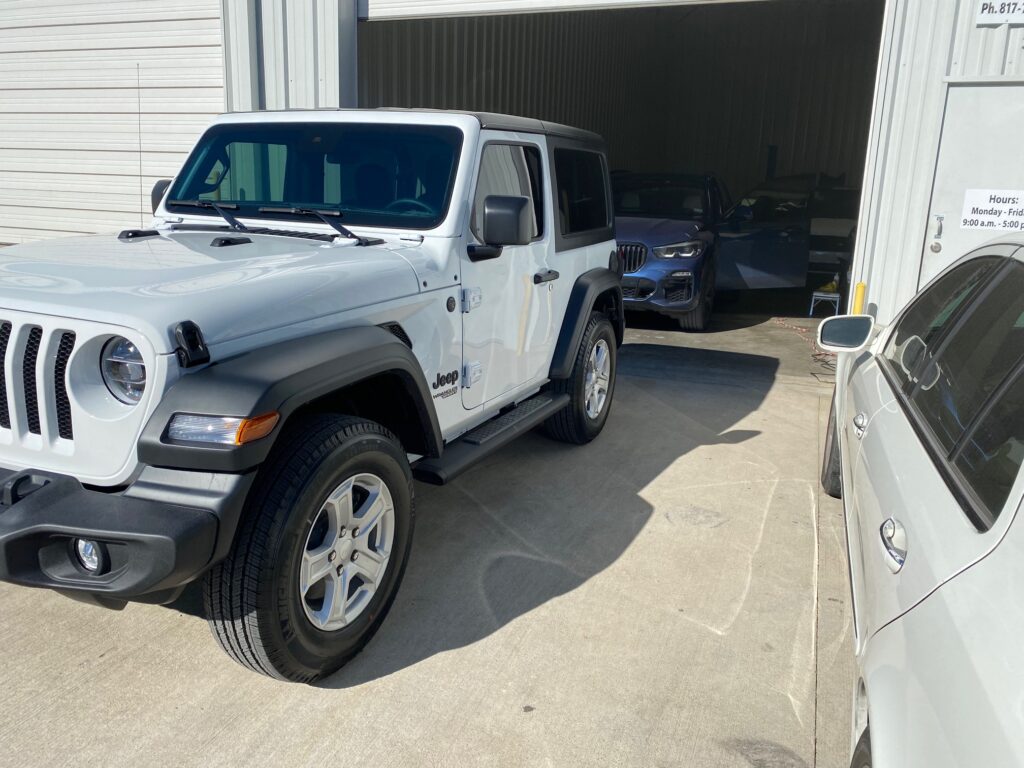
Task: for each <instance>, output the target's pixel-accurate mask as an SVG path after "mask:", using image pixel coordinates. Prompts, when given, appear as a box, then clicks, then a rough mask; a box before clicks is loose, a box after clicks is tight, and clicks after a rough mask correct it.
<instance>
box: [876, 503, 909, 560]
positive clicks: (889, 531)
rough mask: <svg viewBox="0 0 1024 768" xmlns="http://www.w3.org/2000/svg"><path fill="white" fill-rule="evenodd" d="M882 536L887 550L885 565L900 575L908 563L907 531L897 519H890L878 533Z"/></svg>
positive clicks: (883, 544)
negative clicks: (904, 565)
mask: <svg viewBox="0 0 1024 768" xmlns="http://www.w3.org/2000/svg"><path fill="white" fill-rule="evenodd" d="M878 532H879V533H880V534H881V536H882V546H883V547H884V548H885V554H886V555H887V557H886V558H885V564H886V565H887V566H889V570H890V571H892V572H893V573H899V572H900V569H901V568H903V564H904V563H905V562H907V530H906V529H905V528H904V527H903V523H901V522H900V521H899V520H897V519H896V518H895V517H890V518H888V519H887V520H886V521H885V522H884V523H882V527H881V528H880V529H879V531H878Z"/></svg>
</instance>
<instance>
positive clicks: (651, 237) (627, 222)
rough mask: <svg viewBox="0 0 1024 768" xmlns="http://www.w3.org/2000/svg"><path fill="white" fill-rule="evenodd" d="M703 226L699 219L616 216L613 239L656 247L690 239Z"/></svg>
mask: <svg viewBox="0 0 1024 768" xmlns="http://www.w3.org/2000/svg"><path fill="white" fill-rule="evenodd" d="M703 226H704V225H703V224H702V223H701V222H699V221H683V220H679V219H648V218H641V217H638V216H617V217H616V218H615V239H616V240H617V241H618V242H620V243H643V244H644V245H646V246H648V247H649V248H657V247H658V246H660V245H675V244H676V243H685V242H686V241H687V240H692V239H693V238H694V237H696V235H697V233H698V232H700V231H701V229H702V228H703Z"/></svg>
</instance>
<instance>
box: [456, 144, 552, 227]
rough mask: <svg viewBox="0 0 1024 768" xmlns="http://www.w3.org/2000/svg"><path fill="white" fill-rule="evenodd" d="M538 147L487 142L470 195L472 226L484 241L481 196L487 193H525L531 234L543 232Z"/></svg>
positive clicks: (523, 194)
mask: <svg viewBox="0 0 1024 768" xmlns="http://www.w3.org/2000/svg"><path fill="white" fill-rule="evenodd" d="M540 167H541V166H540V150H539V149H538V148H537V147H534V146H528V145H520V144H495V143H491V144H487V145H486V146H485V147H484V151H483V154H482V155H481V157H480V176H479V178H478V179H477V182H476V195H475V196H474V198H473V216H472V227H471V229H472V230H473V234H474V235H476V238H477V240H479V241H480V242H481V243H482V242H483V217H484V200H486V199H487V197H488V196H490V195H508V196H515V197H528V198H530V201H531V203H532V206H531V207H532V209H533V237H534V238H537V237H540V236H541V235H542V234H543V232H544V207H543V206H544V200H543V192H542V190H543V187H542V186H541V185H542V179H541V170H540Z"/></svg>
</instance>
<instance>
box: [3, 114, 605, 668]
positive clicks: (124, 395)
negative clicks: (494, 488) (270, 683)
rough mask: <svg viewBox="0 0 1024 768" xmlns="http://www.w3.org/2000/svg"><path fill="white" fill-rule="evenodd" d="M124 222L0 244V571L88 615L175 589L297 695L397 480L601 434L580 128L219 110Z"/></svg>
mask: <svg viewBox="0 0 1024 768" xmlns="http://www.w3.org/2000/svg"><path fill="white" fill-rule="evenodd" d="M153 211H154V216H155V218H154V220H153V222H152V224H151V225H150V227H149V228H148V229H145V230H126V231H124V232H122V233H121V234H120V235H119V236H114V235H96V236H91V237H82V238H69V239H66V240H58V241H51V242H43V243H34V244H28V245H21V246H16V247H12V248H6V249H3V250H0V362H2V365H0V491H2V493H0V579H4V580H7V581H11V582H14V583H17V584H22V585H25V586H34V587H44V588H48V589H53V590H57V591H59V592H62V593H65V594H68V595H70V596H74V597H77V598H80V599H85V600H88V601H90V602H94V603H99V604H101V605H106V606H109V607H123V606H124V605H125V603H126V601H130V600H137V601H146V602H157V603H160V602H168V601H170V600H173V599H175V597H176V596H178V595H180V594H181V591H182V589H183V588H184V586H185V585H186V584H188V583H190V582H192V581H196V580H202V582H203V586H204V598H205V600H204V602H205V611H206V614H207V617H208V618H209V620H210V625H211V628H212V629H213V633H214V636H215V638H216V639H217V641H218V642H219V643H220V644H221V646H222V647H223V649H224V650H225V651H226V652H227V653H228V654H229V655H230V656H231V657H233V658H234V659H235V660H236V661H238V662H239V663H240V664H242V665H244V666H246V667H248V668H250V669H252V670H254V671H257V672H261V673H263V674H266V675H269V676H272V677H277V678H281V679H287V680H295V681H311V680H314V679H316V678H318V677H321V676H323V675H325V674H328V673H330V672H332V671H334V670H335V669H337V668H338V667H340V666H341V665H342V664H344V663H345V662H346V661H348V660H349V659H350V658H352V657H353V656H354V655H355V654H356V653H358V652H359V650H360V649H362V647H363V646H364V645H365V644H366V643H367V641H368V640H369V639H370V637H371V636H372V635H373V633H374V632H375V631H376V630H377V628H378V627H379V626H380V624H381V622H382V621H383V620H384V617H385V615H386V614H387V612H388V608H389V606H390V605H391V603H392V601H393V600H394V598H395V593H396V591H397V589H398V585H399V583H400V582H401V579H402V575H403V572H404V570H405V564H406V560H407V557H408V554H409V549H410V543H411V537H412V532H413V523H414V520H415V517H414V504H413V494H414V486H413V482H412V479H413V477H416V478H418V479H420V480H423V481H426V482H431V483H438V484H440V483H445V482H447V481H449V480H451V479H452V478H454V477H455V476H457V475H458V474H459V473H460V472H463V471H465V470H466V469H467V468H469V467H470V466H472V465H473V464H474V463H475V462H477V461H479V460H480V459H482V458H484V457H486V456H488V455H490V454H492V453H493V452H494V451H496V450H497V449H498V448H500V447H501V446H503V445H505V444H506V443H507V442H508V441H509V440H511V439H513V438H514V437H516V436H517V435H520V434H522V433H523V432H525V431H527V430H529V429H532V428H533V427H535V426H543V428H544V429H545V431H546V432H547V433H548V434H549V435H550V436H551V437H553V438H555V439H557V440H561V441H564V442H569V443H578V444H579V443H586V442H588V441H590V440H592V439H594V438H595V437H596V436H597V435H598V433H600V431H601V429H602V428H603V427H604V424H605V421H606V419H607V418H608V413H609V410H610V409H611V403H612V396H613V394H614V389H615V359H616V350H617V348H618V345H619V344H621V342H622V334H623V313H622V288H621V285H620V277H621V274H622V272H621V269H620V267H619V266H618V255H617V251H616V248H615V240H614V235H613V220H612V207H611V186H610V183H609V175H608V163H607V159H606V157H605V151H604V144H603V142H602V140H601V138H600V137H599V136H597V135H596V134H593V133H589V132H587V131H581V130H578V129H575V128H570V127H567V126H562V125H554V124H551V123H545V122H541V121H539V120H529V119H523V118H517V117H509V116H505V115H492V114H466V113H452V112H428V111H421V112H416V111H405V110H390V111H389V110H352V111H337V110H334V111H327V110H324V111H315V112H278V113H256V114H235V115H225V116H223V117H221V118H220V119H218V120H217V121H216V123H215V124H214V125H213V126H211V127H210V128H209V130H208V131H206V133H204V134H203V136H202V137H201V138H200V139H199V142H198V144H197V145H196V147H195V149H194V150H193V152H192V154H191V155H190V156H189V158H188V159H187V160H186V161H185V165H184V167H183V168H182V170H181V172H180V173H179V174H178V176H177V178H176V179H175V180H174V181H173V182H171V181H167V182H160V183H158V184H157V186H156V187H154V190H153ZM509 471H510V472H514V471H515V470H514V468H510V469H509Z"/></svg>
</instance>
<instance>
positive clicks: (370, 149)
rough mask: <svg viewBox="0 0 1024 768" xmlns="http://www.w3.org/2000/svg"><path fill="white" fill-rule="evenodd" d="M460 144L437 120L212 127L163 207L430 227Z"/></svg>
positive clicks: (441, 209) (443, 203) (439, 212)
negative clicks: (317, 215)
mask: <svg viewBox="0 0 1024 768" xmlns="http://www.w3.org/2000/svg"><path fill="white" fill-rule="evenodd" d="M461 147H462V131H460V130H459V129H458V128H455V127H452V126H441V125H394V124H384V123H269V124H268V123H261V124H252V125H248V124H244V123H226V124H222V125H216V126H214V127H212V128H210V129H209V130H208V131H207V132H206V133H205V134H204V135H203V137H202V138H201V139H200V140H199V144H198V145H197V146H196V148H195V149H194V150H193V151H192V154H191V155H190V156H189V158H188V160H187V161H186V162H185V166H184V168H183V169H182V171H181V173H180V174H178V177H177V179H176V180H175V182H174V185H173V187H172V188H171V190H170V193H169V194H168V195H167V203H166V208H167V210H168V211H173V212H175V213H191V214H195V213H196V212H197V207H198V208H199V209H200V210H204V209H205V210H210V209H211V208H212V207H213V206H211V205H207V204H206V203H212V204H214V205H215V206H217V207H219V208H220V209H221V210H226V211H229V212H230V214H232V215H234V216H235V217H239V218H245V217H250V218H261V219H285V220H292V221H295V220H296V219H299V218H301V219H304V220H306V221H308V220H309V218H308V217H304V216H299V215H297V212H298V210H299V209H303V210H305V211H324V212H327V213H328V214H329V215H333V216H334V217H337V218H340V219H341V220H342V222H343V223H344V224H345V225H346V226H368V227H383V228H389V229H390V228H398V229H432V228H433V227H436V226H437V225H439V224H440V223H441V222H442V221H443V220H444V218H445V215H446V214H447V211H448V205H449V203H450V201H451V196H452V185H453V184H454V182H455V172H456V169H457V166H458V157H459V151H460V149H461ZM197 201H198V204H197ZM261 209H262V210H261ZM267 209H271V210H269V211H268V210H267ZM289 209H295V210H289ZM205 210H204V212H205ZM215 212H216V211H215V210H210V213H209V215H211V216H213V215H215ZM320 218H322V216H321V217H320Z"/></svg>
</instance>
